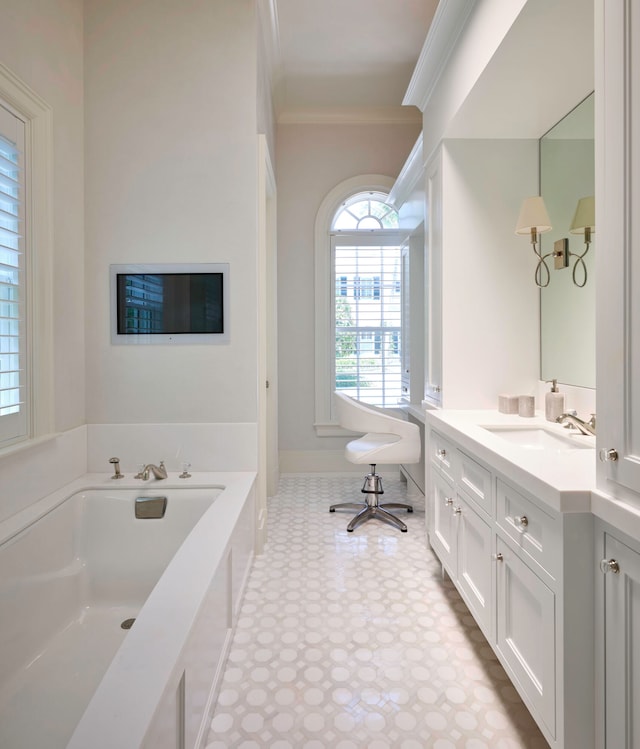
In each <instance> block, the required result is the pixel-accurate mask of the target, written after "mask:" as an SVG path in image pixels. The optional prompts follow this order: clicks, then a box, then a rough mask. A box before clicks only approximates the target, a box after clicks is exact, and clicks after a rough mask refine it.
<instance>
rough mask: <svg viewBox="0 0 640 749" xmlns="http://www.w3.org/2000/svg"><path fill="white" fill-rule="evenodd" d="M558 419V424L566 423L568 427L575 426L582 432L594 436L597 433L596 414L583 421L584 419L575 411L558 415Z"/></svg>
mask: <svg viewBox="0 0 640 749" xmlns="http://www.w3.org/2000/svg"><path fill="white" fill-rule="evenodd" d="M556 421H557V422H558V424H564V425H565V427H567V428H568V429H571V428H572V427H575V428H576V429H579V430H580V431H581V432H582V434H588V435H590V436H592V437H593V436H594V435H595V433H596V415H595V414H591V416H590V417H589V420H588V421H583V420H582V419H580V418H578V416H577V415H576V414H575V413H566V414H562V416H558V418H557V419H556Z"/></svg>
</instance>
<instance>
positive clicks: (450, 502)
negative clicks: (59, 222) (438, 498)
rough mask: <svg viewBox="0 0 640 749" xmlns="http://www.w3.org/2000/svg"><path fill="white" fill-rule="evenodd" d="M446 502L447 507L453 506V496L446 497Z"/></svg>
mask: <svg viewBox="0 0 640 749" xmlns="http://www.w3.org/2000/svg"><path fill="white" fill-rule="evenodd" d="M444 503H445V505H446V506H447V507H451V505H452V504H453V497H445V500H444Z"/></svg>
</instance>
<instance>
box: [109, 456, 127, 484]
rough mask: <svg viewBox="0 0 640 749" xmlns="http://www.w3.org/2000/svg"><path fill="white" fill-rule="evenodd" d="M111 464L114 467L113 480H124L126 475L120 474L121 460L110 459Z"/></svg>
mask: <svg viewBox="0 0 640 749" xmlns="http://www.w3.org/2000/svg"><path fill="white" fill-rule="evenodd" d="M109 463H111V465H112V466H113V476H112V477H111V478H112V479H123V478H124V474H123V473H120V458H109Z"/></svg>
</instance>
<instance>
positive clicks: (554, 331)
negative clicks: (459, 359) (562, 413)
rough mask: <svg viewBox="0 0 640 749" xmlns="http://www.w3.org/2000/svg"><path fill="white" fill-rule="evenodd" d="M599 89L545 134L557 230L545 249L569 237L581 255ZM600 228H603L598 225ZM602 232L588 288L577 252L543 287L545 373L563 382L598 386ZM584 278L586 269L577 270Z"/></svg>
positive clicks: (546, 173) (544, 183) (590, 260)
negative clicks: (575, 224)
mask: <svg viewBox="0 0 640 749" xmlns="http://www.w3.org/2000/svg"><path fill="white" fill-rule="evenodd" d="M593 98H594V97H593V94H591V95H590V96H589V97H587V98H586V99H585V100H584V101H582V102H581V103H580V104H579V105H578V106H577V107H575V109H573V110H572V111H571V112H569V114H568V115H567V116H566V117H564V118H563V119H562V120H560V122H558V123H557V124H556V125H555V126H554V127H553V128H551V130H549V132H548V133H546V134H545V135H544V136H543V137H542V138H541V139H540V192H541V195H542V197H543V198H544V201H545V204H546V206H547V210H548V212H549V217H550V219H551V224H552V226H553V228H552V230H551V231H549V232H547V233H546V234H544V235H543V236H542V238H541V240H542V253H543V254H546V253H547V252H553V248H554V242H555V241H556V240H558V239H563V238H566V239H568V240H569V251H570V252H572V253H575V255H581V254H582V253H583V252H584V250H585V244H584V235H583V234H571V233H570V231H569V230H570V227H571V223H572V221H573V217H574V214H575V212H576V207H577V205H578V201H579V200H580V199H581V198H584V197H586V196H591V195H593V194H594V191H595V184H594V183H595V168H594V111H593ZM596 231H597V228H596ZM597 236H598V235H597V234H595V233H594V235H593V236H592V238H591V239H592V241H591V248H590V250H589V252H588V253H587V254H586V256H585V258H584V262H585V264H586V270H587V282H586V284H585V285H584V287H583V288H579V287H578V286H576V285H575V283H574V282H573V278H572V270H573V265H574V263H575V261H576V257H574V256H570V257H569V267H567V268H562V269H561V270H555V269H554V266H553V257H550V258H549V260H548V262H549V261H551V262H549V265H550V267H551V282H550V283H549V285H548V286H547V287H546V288H544V289H541V290H540V345H541V351H540V370H541V371H540V377H541V379H543V380H551V379H554V378H555V379H557V380H558V382H559V383H564V384H566V385H575V386H579V387H589V388H595V385H596V373H595V369H596V367H595V364H596V346H595V326H596V310H595V253H596V252H597V251H598V249H597ZM576 276H578V280H579V281H580V282H582V280H583V275H582V274H581V270H580V269H578V270H577V271H576Z"/></svg>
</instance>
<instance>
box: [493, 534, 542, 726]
mask: <svg viewBox="0 0 640 749" xmlns="http://www.w3.org/2000/svg"><path fill="white" fill-rule="evenodd" d="M496 550H497V554H498V560H497V561H496V598H497V620H496V649H497V652H498V653H499V654H500V656H501V659H502V662H503V664H504V666H505V668H506V670H507V671H508V672H509V674H510V676H511V678H512V680H513V681H514V683H515V684H516V686H517V687H518V688H519V691H520V694H521V695H522V698H523V699H524V701H525V702H526V703H528V705H529V707H530V709H531V710H532V712H533V713H534V715H536V716H537V717H538V720H540V719H541V720H542V722H543V723H544V725H545V726H546V728H547V729H548V731H549V734H550V735H551V736H553V737H555V731H556V693H555V681H556V680H555V651H556V642H555V631H556V629H555V619H556V616H555V614H556V612H555V594H554V593H553V591H552V590H550V589H549V588H548V587H547V586H546V585H545V584H544V583H543V582H542V580H540V578H539V577H538V576H537V575H535V574H534V573H533V572H532V571H531V570H530V569H529V567H527V565H526V564H524V562H522V561H521V560H520V559H519V558H518V557H517V555H516V554H515V552H513V551H512V550H511V548H510V547H509V546H508V545H507V544H506V543H504V542H503V541H502V539H501V538H500V537H498V542H497V546H496Z"/></svg>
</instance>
